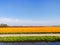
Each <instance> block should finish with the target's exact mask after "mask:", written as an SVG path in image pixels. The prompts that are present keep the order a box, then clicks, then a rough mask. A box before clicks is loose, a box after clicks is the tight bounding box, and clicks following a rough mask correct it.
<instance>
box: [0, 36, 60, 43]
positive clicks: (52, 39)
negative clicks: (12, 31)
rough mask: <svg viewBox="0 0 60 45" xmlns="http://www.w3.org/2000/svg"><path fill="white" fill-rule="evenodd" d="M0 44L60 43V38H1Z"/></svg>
mask: <svg viewBox="0 0 60 45" xmlns="http://www.w3.org/2000/svg"><path fill="white" fill-rule="evenodd" d="M0 42H60V36H14V37H0Z"/></svg>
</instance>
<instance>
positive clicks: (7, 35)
mask: <svg viewBox="0 0 60 45" xmlns="http://www.w3.org/2000/svg"><path fill="white" fill-rule="evenodd" d="M9 36H60V34H0V37H9Z"/></svg>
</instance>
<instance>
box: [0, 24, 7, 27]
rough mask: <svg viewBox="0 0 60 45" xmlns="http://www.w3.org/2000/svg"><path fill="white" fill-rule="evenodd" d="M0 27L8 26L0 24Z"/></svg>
mask: <svg viewBox="0 0 60 45" xmlns="http://www.w3.org/2000/svg"><path fill="white" fill-rule="evenodd" d="M0 26H1V27H6V26H8V25H7V24H0Z"/></svg>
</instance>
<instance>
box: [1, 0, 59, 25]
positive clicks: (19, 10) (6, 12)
mask: <svg viewBox="0 0 60 45" xmlns="http://www.w3.org/2000/svg"><path fill="white" fill-rule="evenodd" d="M59 20H60V0H0V23H7V24H8V25H60V21H59Z"/></svg>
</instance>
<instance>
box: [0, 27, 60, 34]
mask: <svg viewBox="0 0 60 45" xmlns="http://www.w3.org/2000/svg"><path fill="white" fill-rule="evenodd" d="M18 32H20V33H21V32H60V27H53V26H46V27H40V26H38V27H37V26H36V27H0V33H18Z"/></svg>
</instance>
